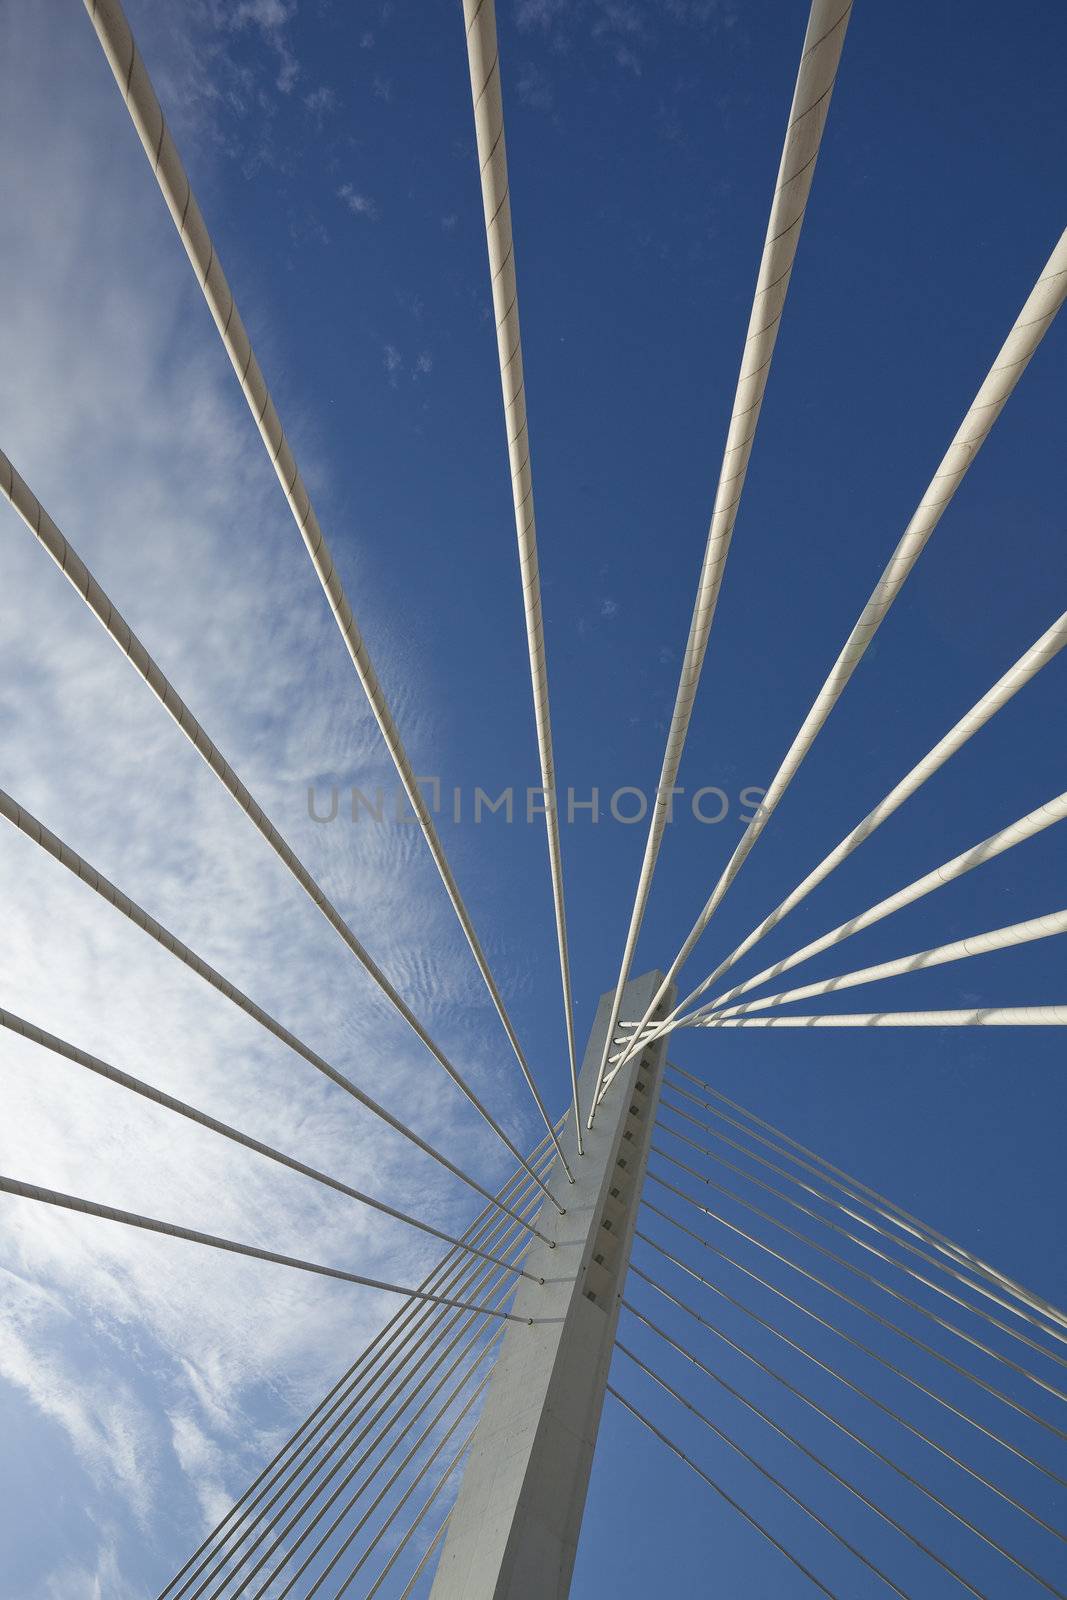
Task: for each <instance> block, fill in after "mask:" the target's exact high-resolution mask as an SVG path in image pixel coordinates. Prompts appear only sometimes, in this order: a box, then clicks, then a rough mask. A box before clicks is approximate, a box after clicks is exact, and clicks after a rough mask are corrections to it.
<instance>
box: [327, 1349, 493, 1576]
mask: <svg viewBox="0 0 1067 1600" xmlns="http://www.w3.org/2000/svg"><path fill="white" fill-rule="evenodd" d="M498 1338H499V1335H494V1337H493V1340H492V1341H491V1344H490V1345H489V1346H487V1350H488V1349H491V1348H492V1345H494V1344H496V1343H497V1340H498ZM492 1376H493V1368H492V1367H491V1366H490V1368H489V1371H488V1372H487V1373H486V1374H485V1376H484V1377H483V1378H482V1379H481V1380H480V1381H479V1383H478V1385H477V1387H476V1388H475V1389H473V1390H472V1392H471V1394H470V1395H469V1396H468V1398H467V1399H466V1401H465V1402H464V1404H463V1406H462V1408H461V1409H460V1411H459V1412H457V1414H456V1416H455V1417H454V1418H453V1419H452V1421H451V1422H450V1423H449V1425H448V1427H447V1428H446V1429H445V1431H444V1433H443V1434H442V1435H441V1437H440V1439H439V1440H438V1441H437V1443H436V1444H435V1445H434V1447H433V1449H432V1450H431V1452H430V1454H429V1455H428V1456H427V1458H426V1460H425V1461H424V1462H423V1463H422V1465H421V1466H420V1468H419V1470H418V1472H417V1473H416V1474H415V1476H414V1477H413V1478H412V1480H411V1482H410V1484H409V1485H408V1487H407V1488H406V1489H405V1490H404V1493H403V1494H402V1495H401V1496H400V1498H399V1500H398V1501H397V1503H396V1505H395V1506H393V1508H392V1510H391V1511H390V1512H389V1515H388V1516H387V1517H386V1519H385V1521H384V1522H383V1523H382V1525H381V1527H380V1528H378V1530H377V1531H376V1532H375V1534H374V1537H373V1538H372V1539H371V1540H370V1542H369V1543H368V1545H367V1547H366V1549H365V1550H364V1551H363V1554H362V1555H361V1556H360V1557H359V1559H358V1561H357V1562H356V1563H355V1565H354V1566H353V1567H352V1568H351V1569H350V1571H349V1572H348V1574H347V1575H346V1577H345V1579H344V1581H343V1583H342V1584H341V1587H340V1588H339V1589H336V1590H335V1591H334V1600H340V1596H341V1595H343V1594H344V1592H345V1590H346V1589H347V1588H348V1587H349V1585H350V1584H351V1583H352V1580H353V1579H354V1578H355V1577H356V1574H357V1573H358V1572H359V1571H360V1569H361V1568H362V1567H363V1564H364V1562H365V1561H366V1560H367V1559H368V1557H369V1556H370V1554H371V1552H372V1551H373V1550H375V1549H377V1547H378V1545H379V1544H380V1543H381V1541H382V1539H383V1538H384V1536H385V1534H386V1532H387V1531H388V1529H389V1528H390V1527H391V1526H392V1524H393V1522H394V1521H395V1520H396V1518H397V1517H398V1516H399V1514H400V1512H401V1510H402V1508H403V1507H404V1506H405V1505H406V1504H407V1502H408V1501H409V1500H410V1499H411V1496H412V1495H413V1494H414V1493H415V1490H416V1489H417V1488H418V1486H419V1484H420V1483H421V1482H422V1480H423V1478H424V1477H425V1476H426V1474H427V1473H428V1472H429V1470H430V1468H431V1467H432V1466H433V1464H434V1462H435V1461H436V1460H437V1457H438V1456H439V1455H440V1454H441V1451H442V1450H443V1449H444V1447H445V1445H446V1444H447V1443H448V1441H449V1439H450V1438H451V1437H452V1435H453V1434H454V1433H455V1431H456V1429H457V1428H458V1427H459V1425H460V1423H461V1422H462V1421H463V1419H464V1417H466V1416H467V1414H468V1413H469V1412H470V1410H471V1408H472V1407H473V1406H474V1405H475V1404H476V1403H477V1401H478V1400H480V1398H481V1396H482V1394H483V1392H484V1391H485V1388H486V1385H487V1384H488V1382H489V1380H490V1378H491V1377H492ZM452 1398H453V1397H451V1396H450V1397H449V1400H448V1402H447V1404H446V1405H445V1406H443V1407H442V1408H441V1410H440V1411H439V1412H438V1414H437V1415H436V1416H435V1418H434V1419H433V1421H432V1422H430V1423H429V1424H428V1425H427V1427H426V1428H425V1430H424V1431H423V1433H422V1434H421V1435H420V1437H419V1438H418V1440H417V1441H416V1443H415V1444H414V1445H412V1447H411V1449H410V1450H409V1452H408V1454H407V1455H406V1456H405V1458H404V1460H403V1461H402V1462H401V1463H400V1466H398V1467H397V1469H396V1471H395V1472H394V1474H393V1476H392V1478H391V1479H390V1481H389V1483H388V1485H387V1486H386V1487H387V1488H390V1489H391V1488H392V1487H393V1486H394V1485H395V1483H396V1482H397V1479H398V1478H399V1477H400V1475H401V1473H402V1472H403V1471H404V1470H405V1469H406V1468H407V1466H408V1465H409V1464H410V1462H411V1461H412V1460H414V1457H415V1455H416V1453H417V1451H418V1450H419V1449H421V1447H422V1445H423V1444H424V1443H425V1441H426V1440H427V1439H428V1438H429V1437H430V1435H431V1434H432V1433H433V1431H434V1428H435V1427H436V1426H437V1425H438V1423H439V1421H440V1419H441V1418H442V1417H443V1416H444V1414H445V1412H446V1411H447V1409H448V1406H449V1405H451V1404H452ZM473 1434H474V1430H473V1429H472V1430H471V1433H470V1434H469V1435H468V1437H467V1438H466V1439H465V1440H464V1442H463V1444H462V1445H461V1446H460V1449H459V1450H458V1452H457V1454H456V1457H455V1460H453V1462H452V1463H451V1464H450V1466H449V1468H448V1471H447V1472H446V1474H445V1480H447V1478H448V1476H449V1475H450V1474H451V1472H452V1468H453V1467H454V1466H455V1464H456V1461H458V1460H459V1458H460V1457H461V1456H462V1454H463V1452H464V1450H466V1448H467V1446H468V1445H469V1444H470V1441H471V1438H472V1437H473ZM443 1481H444V1480H442V1482H443ZM384 1494H385V1490H384V1489H383V1490H382V1494H381V1497H384ZM381 1497H380V1498H381ZM432 1500H433V1496H431V1498H430V1500H429V1501H427V1503H426V1505H425V1506H424V1507H423V1510H422V1511H421V1512H420V1513H419V1520H420V1521H421V1519H422V1516H423V1515H424V1514H425V1511H426V1509H427V1508H428V1506H429V1505H430V1504H431V1503H432ZM376 1503H380V1499H379V1502H376ZM372 1509H373V1508H372ZM369 1515H370V1513H369V1512H367V1513H366V1514H365V1515H364V1517H363V1518H362V1520H361V1521H360V1522H359V1524H357V1527H356V1529H354V1530H353V1531H352V1532H351V1533H350V1534H349V1535H348V1536H347V1537H346V1539H345V1541H344V1543H343V1544H342V1545H341V1548H340V1549H339V1550H338V1551H337V1554H336V1555H335V1556H334V1557H332V1559H331V1560H330V1563H329V1565H328V1566H327V1567H325V1568H324V1570H323V1572H322V1573H321V1575H320V1576H319V1577H318V1578H317V1579H316V1580H315V1582H314V1583H313V1584H312V1585H311V1588H310V1589H308V1590H306V1591H305V1594H304V1597H303V1600H311V1597H312V1595H314V1594H317V1593H318V1591H319V1589H320V1588H321V1587H322V1585H323V1583H324V1582H325V1581H326V1578H327V1577H328V1576H329V1574H330V1573H331V1572H332V1571H333V1569H334V1566H335V1565H336V1563H337V1562H338V1561H339V1560H340V1558H341V1556H342V1555H343V1554H344V1552H345V1551H346V1550H347V1549H349V1548H350V1546H351V1544H352V1542H353V1541H354V1539H355V1537H356V1534H357V1533H358V1532H359V1531H360V1529H361V1528H362V1527H363V1525H364V1523H365V1522H366V1520H367V1517H368V1516H369Z"/></svg>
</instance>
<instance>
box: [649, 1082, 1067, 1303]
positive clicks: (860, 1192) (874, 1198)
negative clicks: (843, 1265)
mask: <svg viewBox="0 0 1067 1600" xmlns="http://www.w3.org/2000/svg"><path fill="white" fill-rule="evenodd" d="M667 1065H668V1067H669V1069H670V1071H671V1072H673V1073H675V1074H676V1075H677V1076H678V1077H680V1078H684V1079H685V1080H686V1081H687V1082H689V1083H691V1084H693V1085H694V1086H695V1087H696V1088H698V1089H701V1090H703V1091H704V1092H705V1093H706V1094H709V1095H711V1096H712V1098H713V1099H714V1100H715V1101H717V1102H718V1103H719V1105H726V1106H729V1107H730V1109H731V1110H733V1111H736V1112H738V1113H739V1115H741V1116H743V1117H747V1118H748V1119H749V1121H750V1122H752V1123H754V1124H755V1125H756V1127H758V1128H763V1129H764V1130H765V1131H766V1132H767V1133H772V1134H774V1136H775V1138H776V1139H780V1140H781V1141H782V1143H783V1144H784V1145H789V1146H790V1147H791V1149H792V1150H799V1151H800V1152H801V1155H803V1156H807V1157H808V1158H809V1160H810V1161H813V1162H816V1163H817V1164H818V1167H819V1168H820V1169H822V1176H823V1177H824V1178H825V1180H826V1182H827V1183H831V1184H834V1186H835V1187H837V1188H843V1189H844V1191H845V1193H846V1194H851V1195H852V1197H853V1199H855V1200H859V1201H860V1202H861V1204H863V1205H867V1206H870V1208H871V1209H872V1210H875V1211H878V1212H879V1214H880V1215H881V1216H883V1217H884V1218H885V1220H886V1221H891V1222H895V1223H896V1225H897V1227H899V1228H902V1229H903V1230H904V1231H905V1232H908V1233H910V1234H912V1236H913V1237H919V1238H922V1239H923V1240H924V1241H925V1242H926V1243H927V1244H929V1245H930V1246H931V1247H932V1248H936V1249H939V1250H942V1251H943V1252H944V1253H945V1254H946V1255H948V1256H949V1257H950V1258H951V1259H952V1260H954V1261H956V1262H957V1264H958V1265H960V1266H965V1267H967V1268H969V1269H970V1271H971V1272H974V1273H979V1274H981V1275H982V1276H983V1277H985V1278H987V1279H988V1280H989V1282H991V1283H995V1284H996V1285H997V1287H998V1288H999V1289H1001V1290H1003V1291H1004V1292H1005V1293H1010V1294H1013V1295H1015V1296H1016V1297H1017V1298H1018V1299H1019V1300H1021V1301H1022V1302H1023V1304H1024V1305H1027V1306H1030V1307H1031V1308H1032V1309H1033V1310H1036V1311H1040V1312H1041V1314H1042V1315H1043V1316H1046V1317H1048V1318H1049V1319H1050V1320H1051V1321H1054V1322H1058V1323H1059V1324H1060V1326H1061V1327H1064V1328H1067V1312H1065V1311H1062V1310H1061V1309H1060V1307H1059V1306H1056V1305H1053V1303H1052V1301H1051V1300H1046V1299H1044V1298H1043V1297H1042V1296H1041V1295H1037V1294H1035V1293H1034V1292H1033V1290H1031V1289H1027V1288H1026V1287H1025V1286H1024V1285H1023V1284H1020V1283H1016V1282H1015V1280H1014V1279H1012V1278H1009V1277H1008V1276H1007V1275H1006V1274H1005V1273H1003V1272H1001V1271H1000V1270H999V1269H998V1268H996V1267H994V1266H992V1265H991V1264H990V1263H989V1262H988V1261H983V1260H982V1259H981V1257H980V1256H976V1255H974V1254H973V1253H972V1252H971V1251H970V1250H968V1249H967V1248H966V1246H965V1245H962V1244H958V1243H957V1242H956V1241H955V1240H954V1239H950V1238H949V1237H948V1235H947V1234H944V1233H941V1232H939V1231H938V1229H937V1228H935V1227H934V1226H933V1225H932V1224H931V1223H929V1222H924V1221H923V1220H922V1218H921V1217H916V1216H913V1214H912V1213H911V1212H910V1211H905V1210H904V1207H903V1206H900V1205H898V1204H897V1203H896V1201H895V1200H890V1199H889V1198H888V1197H887V1196H886V1195H884V1194H881V1193H879V1191H878V1190H877V1189H872V1188H871V1187H870V1185H869V1184H866V1183H861V1182H860V1180H859V1178H855V1177H853V1176H852V1174H851V1173H848V1172H845V1171H844V1169H843V1168H841V1167H835V1166H834V1164H833V1162H832V1161H827V1159H826V1157H825V1156H821V1155H819V1154H818V1152H817V1151H815V1150H809V1148H808V1146H807V1145H804V1144H801V1143H800V1141H799V1140H798V1139H794V1138H792V1137H791V1135H789V1134H788V1133H786V1132H785V1131H784V1130H783V1129H782V1128H778V1127H776V1126H775V1124H774V1123H773V1122H767V1121H766V1120H765V1119H764V1118H763V1117H759V1116H757V1115H756V1113H755V1112H754V1111H750V1110H749V1109H748V1108H747V1106H743V1105H741V1104H740V1103H739V1102H738V1101H737V1100H731V1099H730V1097H729V1096H728V1095H725V1094H723V1093H722V1091H721V1090H720V1089H715V1088H713V1087H712V1085H711V1084H710V1083H706V1082H705V1081H704V1079H703V1078H697V1077H694V1075H693V1074H692V1073H691V1072H687V1071H686V1070H685V1068H684V1067H679V1066H676V1065H675V1064H674V1063H673V1062H668V1063H667ZM676 1093H684V1091H683V1090H676ZM693 1098H694V1099H695V1096H694V1097H693ZM696 1103H697V1104H698V1105H702V1106H703V1107H704V1109H705V1110H706V1111H714V1112H715V1114H716V1115H717V1116H719V1117H724V1118H725V1113H723V1112H722V1111H720V1110H717V1108H716V1107H715V1106H714V1105H712V1104H710V1103H709V1102H707V1101H700V1100H698V1101H696ZM725 1120H727V1121H731V1120H732V1119H730V1118H725ZM734 1126H735V1127H741V1126H742V1125H741V1124H740V1123H734ZM746 1131H747V1130H746ZM750 1137H751V1138H753V1139H760V1135H759V1134H758V1133H751V1134H750ZM760 1142H761V1143H766V1142H767V1141H765V1140H760ZM771 1148H774V1146H771ZM780 1153H781V1154H788V1152H784V1151H783V1152H780ZM789 1159H790V1160H791V1161H796V1162H797V1163H798V1164H799V1165H800V1166H804V1165H806V1163H805V1162H803V1161H801V1160H800V1158H799V1157H798V1156H795V1155H789ZM831 1174H833V1176H830V1175H831ZM842 1180H843V1181H842ZM1046 1331H1049V1332H1051V1330H1046Z"/></svg>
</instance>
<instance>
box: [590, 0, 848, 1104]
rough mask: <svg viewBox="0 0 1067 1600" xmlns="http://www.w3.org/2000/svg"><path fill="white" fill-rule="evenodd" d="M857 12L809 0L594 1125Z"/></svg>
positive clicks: (833, 1) (836, 0)
mask: <svg viewBox="0 0 1067 1600" xmlns="http://www.w3.org/2000/svg"><path fill="white" fill-rule="evenodd" d="M851 10H852V5H851V0H849V3H848V4H847V5H844V6H842V4H841V0H812V5H811V10H810V12H809V15H808V26H807V29H806V31H805V34H804V45H803V49H802V52H801V57H800V66H799V69H798V71H797V80H796V86H795V88H794V90H793V101H792V105H791V106H790V109H789V121H788V124H787V126H786V131H785V141H784V143H783V146H782V157H781V161H780V163H779V167H778V178H777V182H776V184H775V189H774V194H773V196H772V197H771V212H770V217H769V220H768V223H767V234H766V238H765V241H764V245H763V255H762V257H761V259H760V266H759V274H758V276H757V279H756V291H755V295H754V297H753V301H752V310H751V313H750V315H749V320H748V334H747V337H746V339H745V344H744V350H743V353H742V356H741V371H740V376H739V377H738V380H737V388H736V390H735V392H734V403H733V410H732V412H731V416H730V426H729V430H728V432H727V436H726V449H725V452H724V454H723V459H722V465H721V467H720V468H719V481H718V485H717V487H716V490H715V506H714V509H713V511H712V515H711V525H710V527H709V529H708V538H707V544H706V546H705V549H704V560H703V564H702V566H701V570H700V578H699V580H698V583H697V593H696V601H695V603H694V606H693V616H692V620H691V622H690V624H689V637H688V640H687V641H686V647H685V656H684V658H683V661H682V669H681V673H680V676H679V679H678V691H677V695H676V697H675V702H674V710H673V711H672V713H671V725H670V728H669V729H668V732H667V740H666V746H665V749H664V752H663V764H662V767H661V770H660V777H659V783H658V785H657V787H656V801H655V805H654V807H653V810H652V818H651V821H650V823H649V829H648V838H647V840H646V842H645V850H644V856H643V858H642V861H641V871H640V874H639V876H638V880H637V888H636V891H635V894H634V903H633V910H632V912H631V915H630V926H629V929H628V931H627V934H626V944H625V947H624V949H623V956H622V962H621V964H620V967H619V978H618V982H617V984H616V986H615V997H614V1001H613V1003H612V1008H611V1018H610V1022H609V1025H608V1029H607V1032H606V1033H605V1035H604V1051H603V1056H602V1059H601V1062H600V1070H599V1072H598V1074H597V1082H596V1088H595V1090H594V1093H593V1098H592V1103H591V1105H590V1107H589V1124H590V1126H592V1122H593V1117H594V1116H595V1114H596V1107H597V1103H598V1102H599V1099H600V1095H601V1089H602V1087H603V1080H604V1074H605V1072H606V1070H607V1062H608V1055H609V1052H610V1050H611V1047H612V1045H613V1043H614V1041H615V1032H616V1027H617V1025H618V1021H619V1013H620V1010H621V1007H622V997H623V992H624V990H625V988H626V984H627V982H628V981H629V977H630V968H631V967H632V965H633V959H634V954H635V951H636V949H637V940H638V935H639V934H640V932H641V924H642V922H643V920H644V915H645V909H646V907H647V905H648V898H649V895H650V893H651V891H652V879H653V875H654V873H655V870H656V861H657V859H658V857H659V851H660V846H661V844H662V843H663V835H664V830H665V829H666V826H667V819H668V817H669V816H670V810H671V804H672V797H673V794H674V783H675V779H676V778H677V776H678V768H679V765H680V763H681V759H682V750H683V749H684V747H685V740H686V735H687V734H688V732H689V722H690V718H691V717H692V714H693V703H694V701H695V700H696V693H697V688H698V685H699V683H700V674H701V669H702V668H703V665H704V656H705V653H706V651H707V648H708V638H709V635H710V633H711V625H712V623H713V621H714V619H715V608H716V606H717V604H718V600H719V590H720V588H721V586H722V578H723V572H724V570H725V567H726V557H727V555H728V554H729V550H730V540H731V538H732V537H733V531H734V523H735V521H736V520H737V508H738V505H739V503H740V500H741V494H742V491H743V489H744V485H745V474H746V473H747V471H748V463H749V457H750V455H751V453H752V441H753V439H754V437H755V434H756V428H757V425H758V423H759V416H760V409H761V407H762V405H763V396H764V391H765V390H766V387H767V379H768V377H769V376H770V367H771V358H772V357H773V355H774V345H775V340H776V339H777V337H778V328H779V325H780V323H781V317H782V312H783V310H784V309H785V298H786V294H787V292H788V290H789V280H790V277H791V276H792V272H793V262H794V259H795V257H796V252H797V244H798V241H799V239H800V230H801V228H802V226H803V223H804V213H805V210H806V209H807V204H808V195H809V194H810V192H811V185H812V180H813V178H814V176H815V162H816V159H817V157H818V154H819V145H820V143H821V140H822V134H823V128H824V127H825V125H826V118H827V114H828V112H829V109H830V95H831V93H832V91H833V87H834V81H835V79H836V77H837V69H838V64H839V62H840V59H841V50H842V47H843V45H844V41H845V30H846V28H847V27H848V20H849V15H850V13H851ZM667 987H668V982H667V980H665V981H664V983H663V986H662V988H661V990H660V993H659V994H658V995H657V996H656V999H655V1000H654V1001H653V1003H652V1005H650V1006H649V1008H648V1016H651V1015H652V1014H653V1012H654V1011H655V1009H656V1007H657V1005H658V1004H659V1002H660V1000H661V999H662V998H663V995H664V994H665V993H666V991H667Z"/></svg>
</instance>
